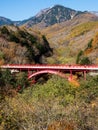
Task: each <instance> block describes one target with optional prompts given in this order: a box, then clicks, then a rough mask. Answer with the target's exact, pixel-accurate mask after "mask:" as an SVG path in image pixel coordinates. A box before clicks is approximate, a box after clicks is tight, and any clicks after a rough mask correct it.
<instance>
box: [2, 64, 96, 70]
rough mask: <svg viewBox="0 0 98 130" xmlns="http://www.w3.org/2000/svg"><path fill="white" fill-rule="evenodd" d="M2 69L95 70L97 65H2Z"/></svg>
mask: <svg viewBox="0 0 98 130" xmlns="http://www.w3.org/2000/svg"><path fill="white" fill-rule="evenodd" d="M1 68H2V69H22V70H42V69H51V70H77V71H78V70H96V71H98V65H2V66H1Z"/></svg>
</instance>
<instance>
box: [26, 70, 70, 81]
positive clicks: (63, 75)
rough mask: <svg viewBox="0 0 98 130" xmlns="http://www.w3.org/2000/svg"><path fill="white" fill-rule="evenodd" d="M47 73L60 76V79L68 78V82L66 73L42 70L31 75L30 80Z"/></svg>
mask: <svg viewBox="0 0 98 130" xmlns="http://www.w3.org/2000/svg"><path fill="white" fill-rule="evenodd" d="M45 73H49V74H55V75H58V76H60V77H63V78H66V79H67V80H68V77H66V76H65V74H64V73H62V72H59V71H55V70H41V71H37V72H34V73H33V74H31V75H29V76H28V79H31V78H32V77H35V76H37V75H40V74H45Z"/></svg>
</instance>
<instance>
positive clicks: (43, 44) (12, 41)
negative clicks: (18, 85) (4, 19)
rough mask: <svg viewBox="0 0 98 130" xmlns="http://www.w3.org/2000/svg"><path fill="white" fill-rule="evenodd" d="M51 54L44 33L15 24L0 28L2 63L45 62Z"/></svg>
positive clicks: (0, 58) (0, 56)
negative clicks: (34, 31) (21, 27)
mask: <svg viewBox="0 0 98 130" xmlns="http://www.w3.org/2000/svg"><path fill="white" fill-rule="evenodd" d="M51 54H52V49H51V48H50V46H49V43H48V41H47V39H46V38H45V36H44V35H43V36H42V35H40V34H34V33H33V32H32V33H31V32H30V31H27V30H25V29H20V28H19V27H15V26H3V27H1V28H0V62H1V63H0V64H4V63H5V64H8V63H10V64H26V63H45V58H46V57H48V56H51Z"/></svg>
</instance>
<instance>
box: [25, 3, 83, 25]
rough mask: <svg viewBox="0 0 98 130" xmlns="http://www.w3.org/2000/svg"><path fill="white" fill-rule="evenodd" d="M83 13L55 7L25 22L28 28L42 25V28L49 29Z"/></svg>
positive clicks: (58, 6) (59, 6)
mask: <svg viewBox="0 0 98 130" xmlns="http://www.w3.org/2000/svg"><path fill="white" fill-rule="evenodd" d="M81 13H83V12H81V11H76V10H73V9H70V8H66V7H64V6H61V5H55V6H53V7H52V8H47V9H44V10H41V11H40V12H39V13H38V14H37V15H36V16H34V17H32V18H30V19H28V21H26V22H24V23H25V26H26V27H32V26H33V25H35V24H40V26H42V27H48V26H51V25H54V24H56V23H61V22H64V21H67V20H70V19H73V18H74V17H75V16H77V15H79V14H81Z"/></svg>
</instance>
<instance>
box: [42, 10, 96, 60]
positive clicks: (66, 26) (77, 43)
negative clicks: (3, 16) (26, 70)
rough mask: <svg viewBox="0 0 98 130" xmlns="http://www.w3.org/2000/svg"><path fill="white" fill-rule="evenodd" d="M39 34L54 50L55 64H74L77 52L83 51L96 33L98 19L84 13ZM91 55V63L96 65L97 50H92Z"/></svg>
mask: <svg viewBox="0 0 98 130" xmlns="http://www.w3.org/2000/svg"><path fill="white" fill-rule="evenodd" d="M41 32H42V33H43V34H44V35H46V37H47V39H48V40H49V43H50V45H51V47H52V48H54V52H55V56H54V57H55V59H56V61H57V63H61V62H62V63H75V62H76V57H77V54H78V52H79V51H80V50H84V49H85V48H86V47H87V45H88V42H89V41H90V40H91V39H92V38H94V37H95V35H96V32H98V17H97V16H95V15H93V14H91V13H88V12H85V13H83V14H80V15H77V16H76V17H75V18H73V19H71V20H68V21H66V22H62V23H60V24H55V25H53V26H51V27H47V28H45V29H43V30H41ZM93 51H94V54H93V55H92V53H93ZM91 55H92V56H91V59H93V61H92V62H93V63H98V61H97V60H96V59H97V57H98V51H97V48H96V49H94V48H93V50H92V52H91ZM87 56H88V55H87ZM93 56H94V57H93ZM89 57H90V54H89Z"/></svg>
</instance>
